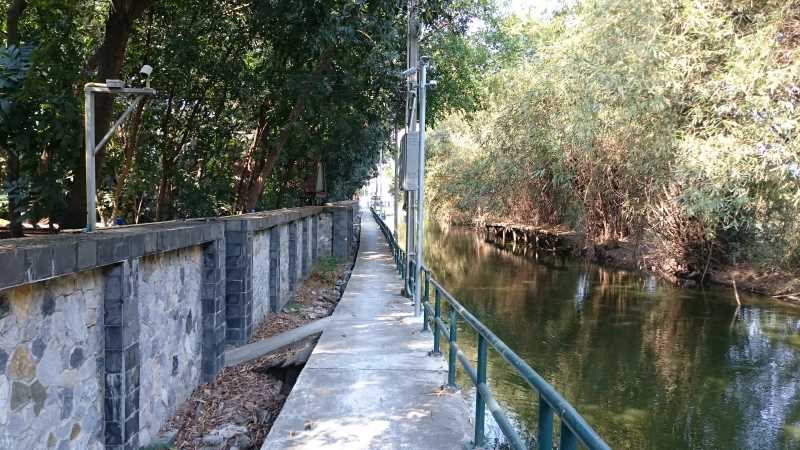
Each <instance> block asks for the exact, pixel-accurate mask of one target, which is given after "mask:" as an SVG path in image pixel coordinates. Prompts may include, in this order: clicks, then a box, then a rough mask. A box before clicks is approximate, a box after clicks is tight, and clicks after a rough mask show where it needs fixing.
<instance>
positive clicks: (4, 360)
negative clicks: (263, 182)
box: [0, 348, 8, 374]
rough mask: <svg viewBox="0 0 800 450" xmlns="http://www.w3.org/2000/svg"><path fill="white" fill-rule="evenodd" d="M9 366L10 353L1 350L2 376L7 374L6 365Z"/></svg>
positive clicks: (0, 367)
mask: <svg viewBox="0 0 800 450" xmlns="http://www.w3.org/2000/svg"><path fill="white" fill-rule="evenodd" d="M7 364H8V353H6V351H5V350H3V349H2V348H0V374H3V373H5V371H6V365H7Z"/></svg>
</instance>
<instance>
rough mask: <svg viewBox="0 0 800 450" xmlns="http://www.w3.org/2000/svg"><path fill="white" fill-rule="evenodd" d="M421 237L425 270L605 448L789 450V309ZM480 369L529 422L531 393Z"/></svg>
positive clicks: (447, 237) (794, 382) (498, 363)
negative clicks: (557, 395) (739, 303)
mask: <svg viewBox="0 0 800 450" xmlns="http://www.w3.org/2000/svg"><path fill="white" fill-rule="evenodd" d="M426 241H427V242H426V261H427V263H428V265H429V266H430V267H431V269H432V270H433V272H434V274H435V276H436V277H437V278H439V279H440V280H442V282H443V284H444V285H445V286H447V287H448V289H450V290H451V292H453V293H454V294H455V295H456V296H457V297H458V298H460V299H462V302H463V303H464V305H465V306H466V307H468V308H469V309H470V310H471V311H472V312H473V313H474V314H475V315H476V316H477V317H478V318H480V319H481V320H482V321H483V322H484V323H486V324H487V325H488V326H489V327H490V328H491V329H492V330H494V331H495V333H496V334H497V335H498V336H499V337H500V338H501V339H503V340H504V341H505V342H506V343H507V344H508V345H509V346H510V347H512V348H513V349H514V350H515V351H516V352H517V353H518V354H519V355H520V356H521V357H523V358H524V359H525V360H526V361H527V362H528V363H529V364H530V365H531V366H532V367H533V368H534V369H536V370H537V371H538V372H539V373H540V374H542V376H544V377H545V378H546V379H547V380H548V381H549V382H550V383H552V384H553V385H554V386H555V387H556V388H557V389H558V390H559V391H560V392H561V393H562V394H563V395H564V396H565V397H566V398H567V399H568V400H569V401H571V402H572V403H573V404H574V405H575V406H576V407H577V409H578V410H579V411H580V412H581V413H582V414H583V415H584V416H585V417H586V419H587V420H588V421H589V422H590V423H591V424H592V425H593V426H594V427H595V429H596V430H597V431H598V432H599V433H600V434H601V435H602V436H603V437H604V438H605V439H606V440H607V441H608V442H609V444H610V445H611V446H612V447H613V448H618V449H626V448H630V449H642V448H651V449H690V448H691V449H694V448H700V449H752V448H775V449H789V448H792V449H794V448H800V440H798V439H800V393H799V392H798V388H799V387H800V386H798V374H800V371H798V369H800V367H799V365H800V358H798V352H799V351H800V311H798V310H797V309H793V308H788V307H783V306H781V305H776V304H774V303H772V302H770V301H768V300H764V299H760V298H757V297H750V296H743V299H742V300H743V305H742V306H741V307H738V308H737V306H736V304H735V302H734V300H733V294H732V293H731V292H730V291H728V290H726V289H721V288H719V289H706V290H703V291H700V290H681V289H675V288H672V287H671V286H668V285H663V284H661V283H659V282H658V281H657V280H656V279H655V278H653V277H651V276H646V275H640V274H632V273H627V272H625V271H620V270H613V269H606V268H601V267H598V266H594V265H586V264H584V263H583V262H581V261H576V260H571V259H568V258H562V257H556V256H552V255H547V254H539V255H532V254H530V253H529V254H528V255H527V256H523V255H518V254H514V253H513V252H511V251H506V250H501V249H498V248H496V247H495V246H493V245H491V244H487V243H484V242H483V240H482V236H480V235H479V234H477V233H474V232H471V231H468V230H462V229H458V228H455V227H453V228H451V229H449V230H447V231H444V230H441V229H439V228H438V227H436V226H429V227H428V239H427V240H426ZM520 251H521V250H520ZM462 336H463V337H464V339H463V343H464V347H465V352H466V353H467V354H471V355H472V356H473V358H474V354H475V348H474V345H475V340H474V339H473V338H472V337H470V335H469V332H468V330H460V334H459V340H460V341H461V340H462V339H461V337H462ZM489 374H490V383H491V385H492V386H493V389H494V391H495V393H496V395H497V397H498V400H499V401H500V402H501V403H502V404H503V405H504V406H505V407H506V408H507V409H508V410H509V412H510V414H511V415H513V417H515V419H516V420H517V421H518V423H519V424H521V425H520V426H521V427H526V426H528V425H530V426H533V425H534V424H535V423H536V401H535V397H532V396H531V391H529V390H528V389H527V387H526V385H525V384H524V383H523V382H522V380H520V379H519V378H518V377H517V376H516V375H515V374H514V373H513V372H511V371H510V370H509V368H508V367H507V366H506V365H505V364H504V363H503V362H502V360H501V359H500V358H499V356H497V355H496V354H494V353H492V354H491V355H490V365H489ZM461 383H462V385H465V386H469V385H470V383H469V381H468V380H467V379H466V378H464V379H462V380H461ZM529 431H531V430H529Z"/></svg>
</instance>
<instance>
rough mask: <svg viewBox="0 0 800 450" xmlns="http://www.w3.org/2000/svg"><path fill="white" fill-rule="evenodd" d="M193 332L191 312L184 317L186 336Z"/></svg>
mask: <svg viewBox="0 0 800 450" xmlns="http://www.w3.org/2000/svg"><path fill="white" fill-rule="evenodd" d="M192 331H194V318H192V312H191V311H189V314H187V315H186V334H191V333H192Z"/></svg>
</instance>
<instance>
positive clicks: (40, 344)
mask: <svg viewBox="0 0 800 450" xmlns="http://www.w3.org/2000/svg"><path fill="white" fill-rule="evenodd" d="M46 348H47V344H46V343H45V342H44V341H43V340H42V337H41V336H38V337H37V338H36V339H34V340H33V342H32V343H31V353H32V354H33V356H34V357H36V359H41V358H42V355H44V350H45V349H46Z"/></svg>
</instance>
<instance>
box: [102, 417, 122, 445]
mask: <svg viewBox="0 0 800 450" xmlns="http://www.w3.org/2000/svg"><path fill="white" fill-rule="evenodd" d="M106 445H122V425H121V424H120V423H119V422H108V421H106Z"/></svg>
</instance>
